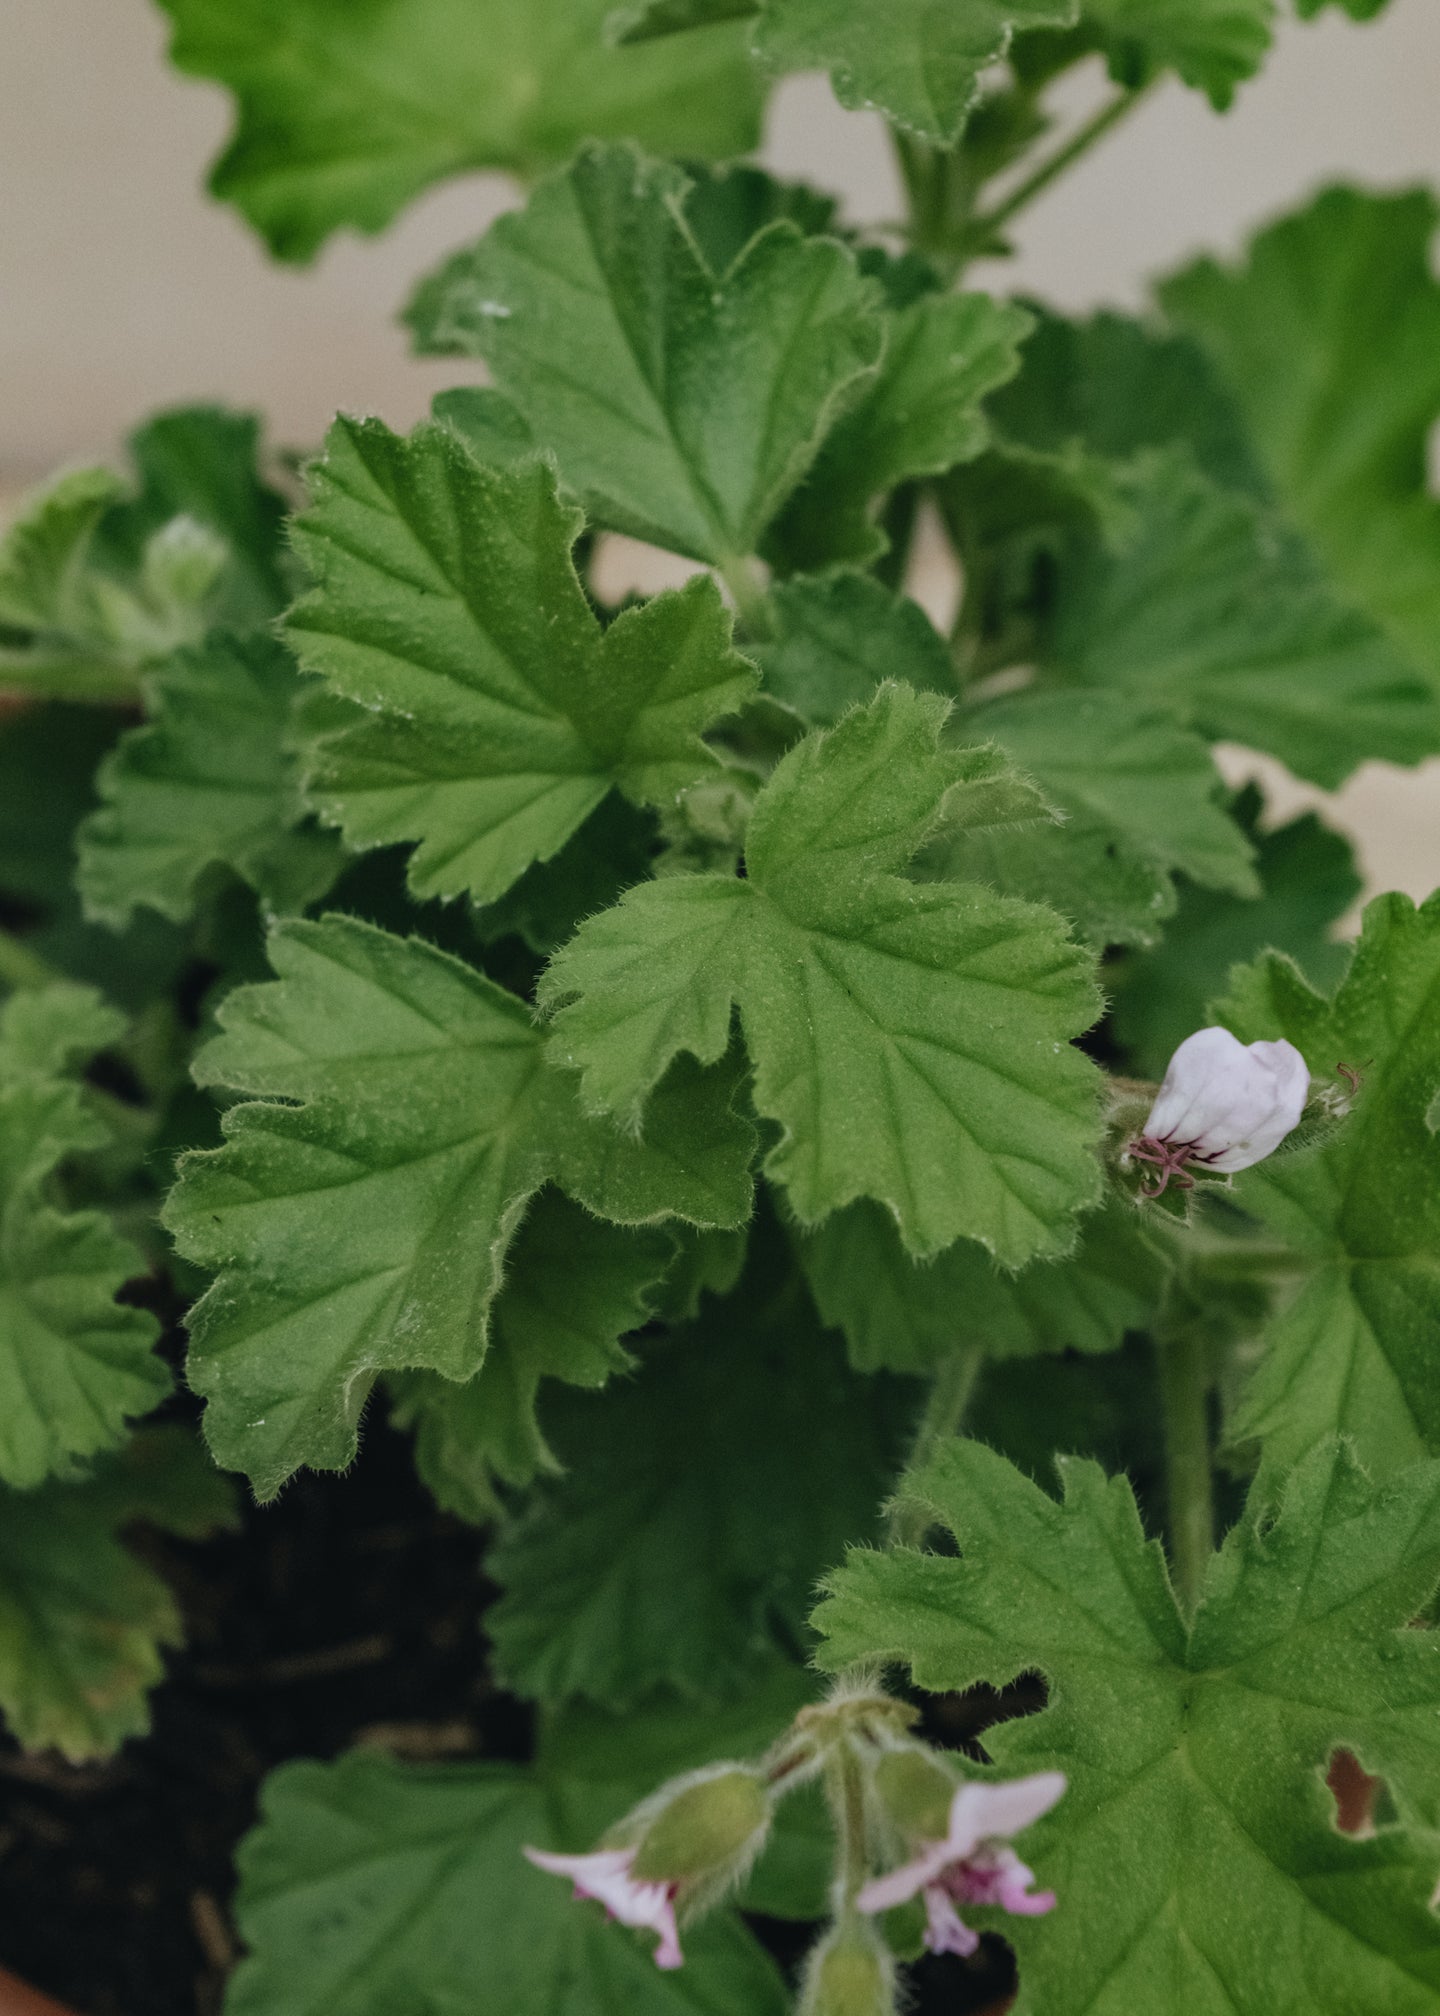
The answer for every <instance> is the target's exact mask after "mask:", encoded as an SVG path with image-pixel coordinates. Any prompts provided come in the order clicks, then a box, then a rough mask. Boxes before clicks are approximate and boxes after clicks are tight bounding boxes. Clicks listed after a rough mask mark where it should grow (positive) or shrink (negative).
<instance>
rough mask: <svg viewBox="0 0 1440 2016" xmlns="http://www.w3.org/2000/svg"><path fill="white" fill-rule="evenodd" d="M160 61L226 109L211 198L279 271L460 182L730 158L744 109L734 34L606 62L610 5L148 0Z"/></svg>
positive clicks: (746, 77) (750, 100)
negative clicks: (636, 160)
mask: <svg viewBox="0 0 1440 2016" xmlns="http://www.w3.org/2000/svg"><path fill="white" fill-rule="evenodd" d="M161 4H162V5H163V6H164V7H165V10H166V12H167V13H168V14H169V15H170V17H171V19H172V20H173V21H174V23H175V34H174V38H173V41H172V43H171V49H170V54H171V60H172V61H173V62H174V63H175V65H176V67H177V68H178V69H181V70H184V71H187V72H189V73H190V74H191V75H192V76H197V77H207V78H214V79H216V80H217V81H218V82H220V83H223V84H225V85H227V86H228V87H229V89H230V90H231V91H232V92H233V94H234V96H235V100H236V103H237V107H238V112H239V118H238V123H237V127H236V131H235V134H234V137H233V139H232V140H231V142H230V144H229V146H228V147H227V148H226V150H225V152H224V153H223V154H222V155H221V157H220V159H219V161H218V162H217V164H216V166H215V170H214V173H213V175H212V178H211V187H212V188H213V190H214V191H215V194H216V195H217V196H220V197H223V198H224V199H225V200H227V201H228V202H232V203H234V204H235V205H236V206H237V207H238V208H239V209H240V210H241V211H243V212H244V214H245V216H246V217H248V218H249V220H250V222H251V223H252V224H253V225H254V226H255V228H256V229H257V230H258V231H259V232H261V233H262V235H263V236H264V237H265V239H266V240H267V242H268V244H269V246H270V249H271V250H272V252H274V253H275V254H276V256H277V257H279V258H282V259H297V260H304V259H309V258H311V257H312V256H313V255H314V254H315V253H316V252H317V251H318V250H319V248H320V246H321V245H322V244H323V243H324V242H325V240H326V238H328V237H329V235H330V234H331V232H332V231H337V230H339V229H341V228H342V227H345V226H349V227H352V228H353V229H355V230H358V231H380V230H383V229H384V227H385V226H386V225H387V224H388V223H389V222H390V221H391V219H392V218H393V217H394V216H395V215H396V214H397V212H399V211H400V210H401V209H403V208H404V206H405V205H406V204H407V203H409V202H410V201H411V200H412V199H413V198H414V197H416V196H418V195H419V194H420V193H421V191H422V190H424V189H427V188H429V187H430V185H431V184H432V183H434V182H438V181H441V180H443V179H444V178H445V177H447V176H451V175H458V174H462V173H464V172H465V171H467V170H469V169H474V168H508V169H511V170H513V171H514V172H515V173H517V174H520V175H533V174H534V173H535V172H536V171H537V170H538V169H540V168H544V167H548V166H549V165H550V164H551V163H553V162H556V161H562V160H564V159H565V157H566V156H567V155H568V154H569V153H570V152H571V150H572V148H573V147H574V146H575V144H576V142H577V141H579V140H583V139H585V138H587V137H600V138H604V137H606V136H611V135H613V136H616V137H620V136H628V135H633V136H635V137H636V138H637V139H639V140H641V141H643V142H644V143H645V144H646V145H647V146H651V147H655V148H657V149H659V150H660V151H661V152H672V151H673V152H679V151H681V150H683V151H685V152H687V153H691V154H700V155H704V154H736V153H744V152H746V151H747V150H748V149H749V148H750V147H751V146H752V145H753V144H754V141H755V137H756V126H757V114H758V110H759V93H758V90H757V88H756V85H755V82H754V79H753V77H752V75H751V73H750V68H749V65H748V64H747V63H746V61H745V58H744V55H743V53H742V44H741V41H740V39H739V36H738V34H737V33H736V31H735V30H734V29H731V28H726V27H721V28H719V29H717V30H711V29H702V30H701V32H700V33H698V34H696V35H693V36H687V37H685V38H683V39H682V40H680V41H677V42H674V43H665V44H662V45H660V46H659V47H656V48H654V49H637V50H619V49H614V48H609V47H607V46H606V44H605V40H604V35H603V28H604V23H605V20H606V17H607V15H608V14H609V13H610V11H611V7H612V5H613V0H525V4H524V5H523V6H518V7H517V6H516V5H514V4H513V0H368V4H366V5H365V6H363V7H358V8H357V7H356V6H355V5H354V4H352V0H161Z"/></svg>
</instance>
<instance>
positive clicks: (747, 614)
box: [718, 553, 774, 644]
mask: <svg viewBox="0 0 1440 2016" xmlns="http://www.w3.org/2000/svg"><path fill="white" fill-rule="evenodd" d="M718 572H719V575H720V579H721V580H722V581H723V582H724V583H725V586H726V587H727V588H728V589H729V591H730V599H731V601H732V602H733V603H734V604H735V609H736V613H737V614H738V616H739V618H740V621H741V623H742V624H743V625H744V627H745V630H746V632H747V634H748V635H749V636H750V637H751V638H752V639H753V640H754V642H756V643H757V644H763V643H766V642H767V641H768V640H769V638H770V637H771V636H772V635H773V631H774V626H773V625H772V623H771V621H770V603H769V599H768V597H767V596H766V593H765V583H764V582H763V581H762V580H761V578H760V574H759V572H758V571H757V569H756V566H755V562H754V561H753V560H752V559H750V558H749V556H748V555H747V554H743V553H737V554H734V555H732V556H729V557H727V558H726V559H724V560H722V561H721V562H720V564H719V568H718Z"/></svg>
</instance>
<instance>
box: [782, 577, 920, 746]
mask: <svg viewBox="0 0 1440 2016" xmlns="http://www.w3.org/2000/svg"><path fill="white" fill-rule="evenodd" d="M770 613H771V628H772V634H771V636H770V637H769V638H768V639H767V640H765V641H764V642H763V643H760V644H757V645H755V646H754V656H755V659H756V661H757V663H758V664H759V666H760V670H761V673H762V674H763V676H764V682H765V691H766V692H767V693H772V694H773V695H774V696H775V698H776V699H777V700H782V701H783V702H784V703H785V705H786V706H787V707H793V708H794V709H795V712H796V713H797V714H799V715H800V716H801V718H802V719H803V720H805V721H808V722H809V723H810V724H811V725H812V726H814V727H817V728H833V727H834V725H835V723H836V722H837V721H838V720H839V719H840V716H841V715H842V714H843V713H845V712H846V710H847V709H848V708H851V707H855V706H861V705H863V704H864V703H865V702H867V701H869V700H872V699H873V698H874V697H875V689H876V688H877V687H878V686H880V685H882V684H883V683H884V681H885V680H887V679H903V680H904V681H905V683H906V684H907V685H909V686H914V687H917V688H919V689H920V690H921V691H924V690H926V689H929V690H930V691H933V692H936V693H945V694H948V695H950V696H951V697H953V696H954V694H955V691H956V674H955V666H954V663H953V661H952V660H951V657H950V653H949V652H948V651H947V650H946V648H945V642H944V639H943V638H942V637H941V636H940V635H939V634H938V633H937V631H936V630H935V628H934V626H933V625H932V624H931V622H930V619H929V618H928V617H927V616H926V614H925V612H924V610H923V609H921V608H920V607H919V606H918V604H916V603H914V602H911V601H909V600H907V599H906V598H905V597H904V596H900V595H892V594H891V593H890V591H889V589H888V588H885V587H883V586H882V585H881V583H880V582H878V581H877V580H876V579H875V578H874V576H873V575H871V574H853V573H845V572H842V573H836V574H826V575H822V576H819V577H817V578H816V579H814V580H798V581H778V582H776V584H775V586H774V587H773V588H772V589H771V591H770Z"/></svg>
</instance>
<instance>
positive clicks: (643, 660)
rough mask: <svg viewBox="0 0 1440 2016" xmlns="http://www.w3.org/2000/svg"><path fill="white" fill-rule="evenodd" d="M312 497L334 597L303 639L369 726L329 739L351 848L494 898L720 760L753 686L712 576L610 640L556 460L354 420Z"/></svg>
mask: <svg viewBox="0 0 1440 2016" xmlns="http://www.w3.org/2000/svg"><path fill="white" fill-rule="evenodd" d="M311 485H312V490H313V494H314V498H315V502H314V505H313V506H312V508H311V509H310V510H309V511H308V512H307V513H306V514H305V515H304V516H303V517H302V518H301V519H300V520H299V521H298V524H297V527H296V534H295V537H296V544H297V546H298V548H299V550H300V552H301V553H302V555H303V556H304V558H305V560H306V561H307V563H308V564H309V566H310V568H311V570H312V572H313V573H314V574H315V576H316V579H317V581H318V584H319V585H318V586H317V587H316V588H315V589H314V590H313V592H312V593H311V594H309V595H308V596H306V598H305V599H304V601H303V602H301V603H300V605H299V607H298V608H297V609H296V610H295V611H294V612H293V613H292V615H291V616H290V619H289V624H288V630H289V635H290V638H291V640H292V642H293V643H294V645H295V647H296V649H297V651H298V652H299V655H300V661H301V664H302V665H303V666H304V668H305V669H306V670H307V671H309V672H314V673H318V674H320V675H322V676H324V677H325V678H326V680H327V681H328V682H329V685H330V687H331V689H332V690H333V691H334V692H336V693H338V694H340V695H342V696H343V697H344V698H345V699H347V700H349V701H353V702H358V703H359V705H360V706H361V707H363V708H364V709H365V710H366V718H363V719H361V720H360V721H359V722H358V723H357V724H356V725H354V726H351V727H347V728H344V729H342V730H340V731H339V732H338V733H337V734H333V735H330V736H327V737H325V738H324V739H323V740H322V742H321V744H320V747H319V750H318V753H317V757H316V762H315V768H314V772H313V775H312V778H311V782H310V795H311V797H312V799H313V802H314V803H315V804H316V805H317V806H318V807H319V809H320V811H321V812H322V814H323V815H324V816H325V817H326V818H328V819H331V820H333V821H334V822H336V823H337V824H339V826H340V827H341V828H342V830H343V832H344V834H345V837H346V839H347V840H348V841H349V843H350V844H351V845H352V846H354V847H361V848H366V847H377V846H383V845H385V844H387V843H390V842H394V841H402V840H418V841H419V842H420V846H419V848H418V850H417V852H416V854H415V856H414V858H413V860H412V863H411V868H410V886H411V888H412V889H413V890H414V891H415V893H416V894H417V895H420V896H450V895H455V894H457V893H458V892H460V891H462V890H467V889H468V890H469V891H471V892H472V894H474V895H475V896H477V897H478V898H479V899H480V900H481V901H482V902H486V901H490V900H492V899H493V898H495V897H498V896H501V895H503V894H504V892H505V890H506V889H508V888H509V886H510V885H511V883H512V882H514V881H515V880H516V878H517V877H518V876H519V875H520V874H521V873H522V872H523V870H524V869H525V868H527V867H528V866H529V865H530V863H531V862H533V861H544V860H547V859H549V857H550V856H551V855H553V854H555V853H556V852H557V851H558V850H559V849H560V848H561V847H562V846H563V845H564V843H565V842H566V841H567V840H568V839H569V838H570V836H571V835H572V834H573V833H574V832H575V830H576V829H577V827H579V826H580V824H581V823H582V821H583V820H584V819H585V818H586V817H587V816H588V815H589V814H590V813H591V812H593V811H594V810H595V808H596V807H597V806H598V805H599V804H600V803H601V801H602V800H603V799H604V798H605V797H606V795H607V794H608V793H609V792H610V791H611V790H612V789H617V790H620V791H622V792H624V793H625V795H626V796H627V797H629V798H630V799H632V800H633V801H635V802H636V803H647V802H648V803H660V804H667V803H673V801H674V799H675V798H676V796H677V795H678V793H679V792H680V791H682V790H683V789H685V787H686V786H687V785H689V784H693V783H695V782H697V781H698V780H699V779H701V778H703V777H704V776H706V775H707V773H712V772H714V771H715V770H716V769H717V768H718V763H717V759H716V758H715V757H714V756H713V755H712V754H711V753H710V751H709V750H708V749H707V748H706V747H705V745H704V743H703V742H702V741H701V740H700V734H701V731H702V730H703V729H705V728H708V727H709V726H710V725H711V723H712V722H714V721H715V720H717V719H718V718H720V717H721V716H723V715H725V714H728V713H732V712H733V711H734V710H735V709H736V708H737V707H738V706H739V705H740V704H741V702H742V701H743V700H744V699H745V697H746V696H747V695H748V694H749V692H750V691H751V690H752V688H753V686H754V683H755V675H754V672H753V669H752V668H751V666H750V665H749V664H748V663H747V661H746V660H745V659H743V658H741V657H739V656H738V655H737V654H736V653H735V652H733V651H732V650H731V648H730V619H729V616H728V615H727V613H726V611H725V608H724V605H723V604H722V602H721V600H720V595H719V592H718V590H717V589H716V587H715V584H714V582H713V581H712V580H710V579H709V577H708V576H703V575H702V576H697V577H696V578H695V580H694V581H692V582H690V583H689V584H688V585H687V586H686V587H685V588H683V589H681V590H679V591H678V592H676V593H672V594H667V595H660V596H657V597H656V598H655V599H654V600H653V601H651V602H647V603H645V604H644V605H643V606H642V607H639V608H636V609H632V610H627V611H626V612H625V613H624V614H623V615H622V616H620V617H619V618H618V619H617V620H616V621H615V622H614V623H612V624H611V626H610V628H609V629H608V630H605V631H602V630H601V628H600V625H599V622H598V621H597V619H596V617H595V614H594V612H593V610H592V609H591V607H590V604H589V603H588V601H587V600H586V597H585V591H584V589H583V588H582V587H581V585H580V581H579V579H578V577H577V575H576V573H575V569H574V564H573V562H572V559H571V548H572V547H573V545H574V542H575V539H576V536H577V534H578V533H579V530H580V526H581V520H580V518H579V516H578V514H577V513H576V511H575V510H574V507H573V506H572V505H570V504H568V503H566V502H564V501H562V499H561V497H560V496H559V494H558V492H557V489H556V483H555V476H554V473H553V471H552V470H551V469H550V468H549V467H548V465H547V464H545V463H542V462H533V461H532V462H528V463H525V464H523V465H522V466H520V467H515V468H510V469H487V468H485V467H483V466H482V465H481V464H480V463H478V462H477V461H476V460H475V459H474V457H473V456H472V455H471V454H470V453H469V451H468V449H467V448H466V447H465V446H464V445H463V444H462V442H461V441H460V440H459V439H458V438H457V436H456V435H455V434H454V433H453V432H452V431H451V430H450V429H449V428H447V427H443V426H433V425H431V426H424V427H420V428H418V429H417V430H416V432H415V433H414V434H412V435H410V436H409V437H408V438H406V437H403V436H401V435H398V434H392V433H391V432H390V430H389V429H388V428H387V427H386V426H384V425H383V423H382V422H380V421H378V420H369V421H366V420H361V421H355V420H339V421H337V422H336V424H335V426H334V428H333V429H332V430H331V434H330V440H329V446H328V450H327V453H326V456H325V459H324V460H323V461H322V462H319V463H317V464H316V465H315V467H314V469H313V470H312V472H311Z"/></svg>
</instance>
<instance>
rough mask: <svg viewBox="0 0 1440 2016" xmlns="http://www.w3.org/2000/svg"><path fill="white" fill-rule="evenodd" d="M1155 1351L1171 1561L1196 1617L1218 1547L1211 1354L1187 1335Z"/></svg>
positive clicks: (1184, 1600)
mask: <svg viewBox="0 0 1440 2016" xmlns="http://www.w3.org/2000/svg"><path fill="white" fill-rule="evenodd" d="M1156 1351H1157V1353H1158V1356H1159V1361H1160V1398H1161V1404H1162V1407H1163V1410H1164V1415H1165V1481H1166V1493H1167V1497H1168V1501H1169V1511H1170V1560H1171V1564H1172V1566H1173V1568H1174V1572H1175V1586H1176V1589H1177V1591H1178V1592H1179V1596H1180V1601H1181V1603H1182V1604H1183V1605H1184V1607H1185V1609H1186V1611H1187V1612H1193V1610H1194V1608H1195V1605H1196V1604H1197V1602H1198V1601H1199V1599H1200V1589H1201V1585H1202V1583H1203V1582H1204V1579H1205V1571H1206V1569H1207V1568H1208V1567H1209V1565H1210V1557H1211V1554H1212V1553H1213V1551H1214V1547H1215V1493H1214V1481H1213V1476H1212V1472H1211V1464H1210V1386H1211V1376H1210V1363H1209V1353H1208V1351H1207V1349H1206V1344H1205V1339H1204V1338H1203V1337H1202V1336H1198V1335H1195V1334H1187V1333H1184V1332H1182V1333H1180V1334H1179V1335H1177V1336H1173V1337H1161V1338H1160V1339H1158V1340H1157V1343H1156Z"/></svg>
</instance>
